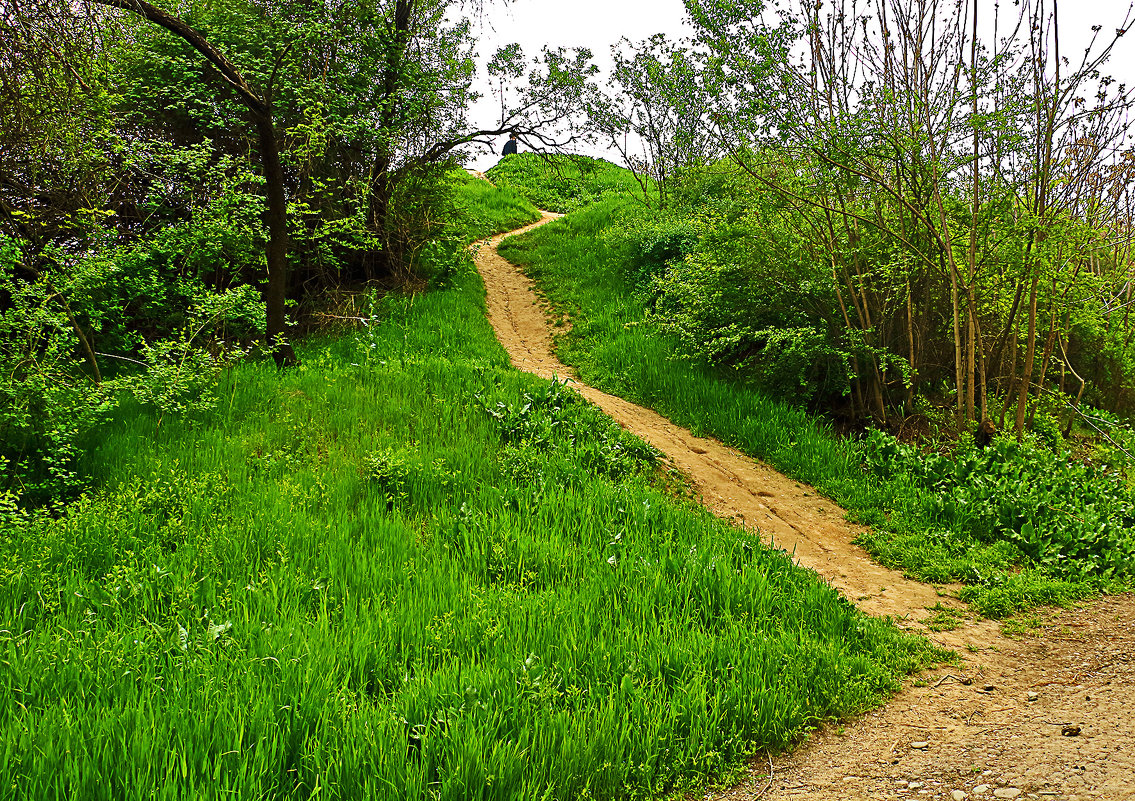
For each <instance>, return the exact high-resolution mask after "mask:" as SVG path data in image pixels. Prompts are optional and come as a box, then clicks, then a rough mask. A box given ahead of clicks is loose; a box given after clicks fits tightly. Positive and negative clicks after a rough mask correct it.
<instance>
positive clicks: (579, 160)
mask: <svg viewBox="0 0 1135 801" xmlns="http://www.w3.org/2000/svg"><path fill="white" fill-rule="evenodd" d="M486 174H487V175H488V177H489V178H490V179H491V180H492V181H493V183H494V184H496V185H497V186H499V187H501V188H505V189H511V190H515V191H517V192H519V193H520V194H522V195H524V196H525V197H526V198H528V199H529V200H530V201H531V202H533V203H535V204H536V205H537V206H539V207H540V208H542V209H546V210H548V211H556V212H560V213H564V214H566V213H567V212H571V211H577V210H579V209H582V208H584V207H586V206H588V205H590V204H592V203H595V202H597V201H600V200H605V199H608V198H615V197H624V198H625V197H628V196H637V195H639V194H641V192H642V190H641V188H640V186H639V184H638V181H636V180H635V177H634V175H633V174H632V173H631V172H630V171H628V170H626V169H623V168H622V167H618V166H616V165H614V164H612V163H611V162H609V161H604V160H603V159H592V158H588V157H586V156H552V157H547V156H541V155H538V154H536V153H520V154H518V155H515V156H507V157H505V158H503V159H501V160H500V161H499V162H497V163H496V165H494V166H493V167H491V168H490V169H489V171H488V172H487V173H486Z"/></svg>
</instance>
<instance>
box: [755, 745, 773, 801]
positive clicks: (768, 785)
mask: <svg viewBox="0 0 1135 801" xmlns="http://www.w3.org/2000/svg"><path fill="white" fill-rule="evenodd" d="M765 756H766V757H768V784H766V785H765V789H763V790H761V791H760V792H759V793H757V794H756V795H755V796H753V801H756V800H757V799H758V798H760V797H761V796H762V795H764V794H765V793H767V792H768V791H769V788H770V787H772V755H770V754H765Z"/></svg>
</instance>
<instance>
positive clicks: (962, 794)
mask: <svg viewBox="0 0 1135 801" xmlns="http://www.w3.org/2000/svg"><path fill="white" fill-rule="evenodd" d="M950 798H952V799H954V801H966V791H965V790H954V791H953V792H951V793H950Z"/></svg>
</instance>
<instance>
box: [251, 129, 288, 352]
mask: <svg viewBox="0 0 1135 801" xmlns="http://www.w3.org/2000/svg"><path fill="white" fill-rule="evenodd" d="M255 117H256V133H257V135H258V137H259V139H260V162H261V166H262V168H263V169H264V195H265V200H266V201H267V207H266V209H265V212H264V221H265V223H266V224H267V227H268V286H267V289H266V291H265V293H264V301H265V305H266V306H267V313H268V320H267V336H268V344H269V347H271V348H272V358H273V359H274V360H275V362H276V366H277V367H291V366H293V365H295V364H296V363H297V361H298V360H297V359H296V354H295V351H294V350H293V349H292V345H291V343H290V342H288V340H287V331H288V321H287V315H286V313H285V309H286V304H287V298H288V200H287V196H286V194H285V192H284V168H283V166H282V165H281V164H280V149H279V145H278V144H277V142H276V126H275V125H273V124H272V116H271V113H270V112H269V113H268V114H256V115H255Z"/></svg>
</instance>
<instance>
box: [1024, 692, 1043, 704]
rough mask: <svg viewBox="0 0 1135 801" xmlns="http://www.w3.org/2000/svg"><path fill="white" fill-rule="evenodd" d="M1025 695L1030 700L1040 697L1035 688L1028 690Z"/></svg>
mask: <svg viewBox="0 0 1135 801" xmlns="http://www.w3.org/2000/svg"><path fill="white" fill-rule="evenodd" d="M1025 697H1026V698H1028V699H1029V700H1030V701H1035V700H1036V699H1038V698H1040V693H1038V692H1037V691H1036V690H1029V691H1028V693H1027V694H1026V696H1025Z"/></svg>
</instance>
